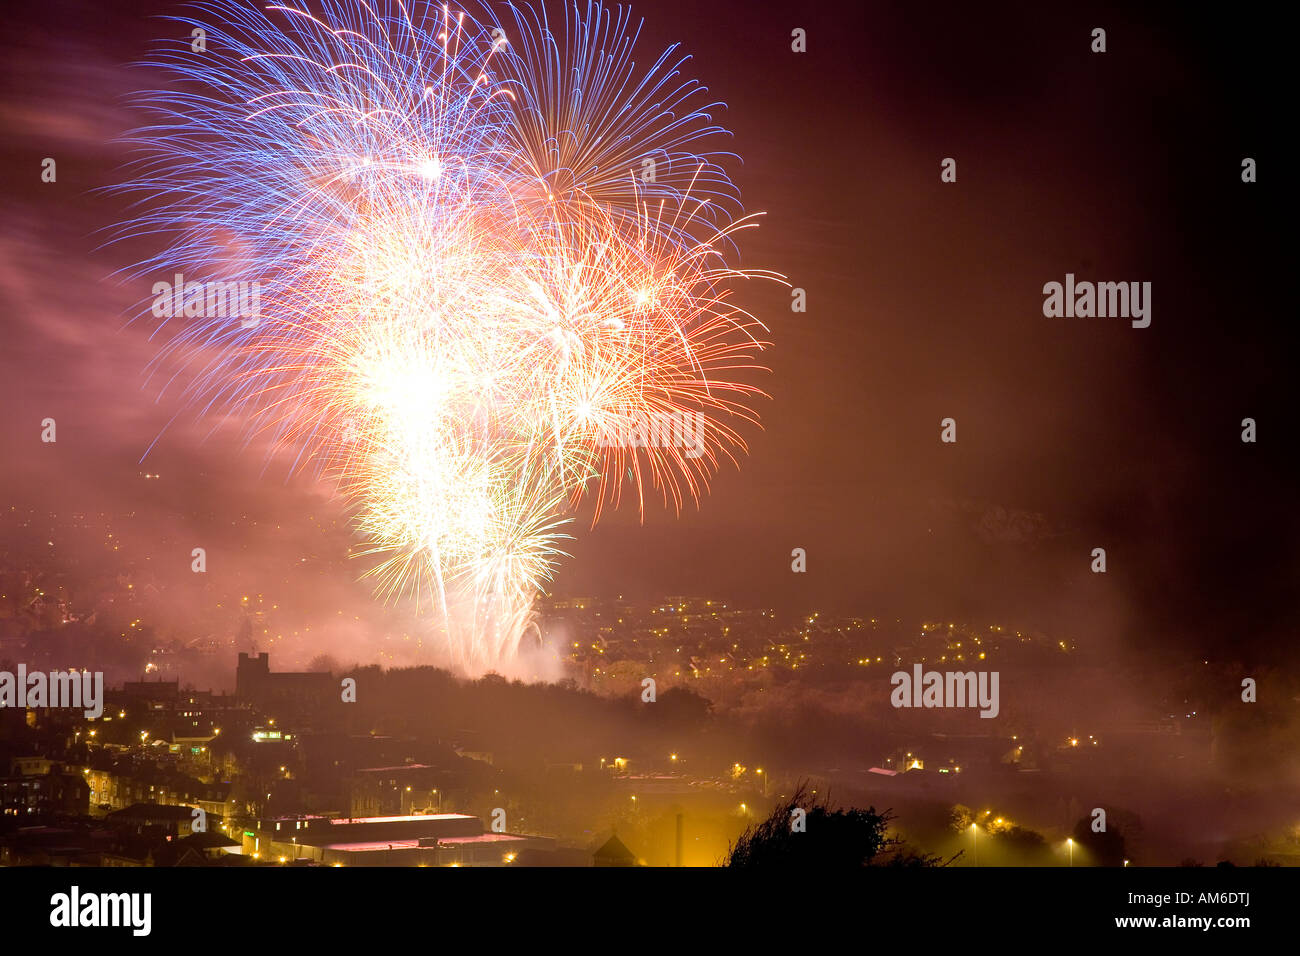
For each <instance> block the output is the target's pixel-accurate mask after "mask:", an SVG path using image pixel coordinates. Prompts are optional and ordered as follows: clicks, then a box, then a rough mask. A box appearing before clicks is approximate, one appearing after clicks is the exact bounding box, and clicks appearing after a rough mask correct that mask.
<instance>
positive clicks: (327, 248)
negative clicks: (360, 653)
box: [127, 0, 779, 673]
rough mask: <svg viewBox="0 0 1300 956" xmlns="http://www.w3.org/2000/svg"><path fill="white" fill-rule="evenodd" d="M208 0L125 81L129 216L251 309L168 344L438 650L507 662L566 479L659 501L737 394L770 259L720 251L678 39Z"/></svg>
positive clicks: (569, 491) (396, 8) (715, 175)
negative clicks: (667, 436) (650, 55)
mask: <svg viewBox="0 0 1300 956" xmlns="http://www.w3.org/2000/svg"><path fill="white" fill-rule="evenodd" d="M198 10H199V12H200V13H201V14H205V15H206V16H204V17H203V19H202V20H201V19H199V17H198V16H197V15H196V17H195V18H193V19H186V20H183V21H182V23H184V24H185V26H186V28H187V30H188V29H190V28H201V29H203V30H204V31H206V51H204V52H194V51H192V50H191V49H190V48H189V47H188V46H187V47H186V48H184V49H183V50H179V51H178V50H172V51H170V52H168V51H164V52H163V53H161V54H159V55H158V56H157V57H156V59H155V60H154V61H153V63H152V65H153V66H155V67H162V68H164V69H166V70H167V71H168V72H170V74H171V75H172V76H173V77H174V78H175V79H176V85H175V87H174V88H173V89H172V90H171V91H169V92H154V93H150V94H148V95H147V96H146V97H145V100H144V105H145V106H146V108H148V109H150V110H152V111H153V113H154V114H155V121H154V122H152V123H151V124H150V125H148V126H146V127H144V128H143V129H142V130H141V131H140V132H139V134H138V135H137V142H138V145H139V146H140V147H141V148H142V150H143V152H142V156H143V159H142V160H141V161H140V163H139V165H138V167H137V169H136V173H135V175H134V176H133V178H132V181H131V187H130V188H132V189H135V190H138V191H139V192H140V193H141V198H142V209H143V212H142V214H141V215H140V217H139V218H137V219H136V220H134V221H133V222H132V223H131V224H130V226H129V227H128V229H127V231H128V232H130V233H133V234H150V235H154V234H163V235H166V236H167V237H168V239H169V241H170V243H169V245H168V247H167V248H166V250H165V251H163V252H162V253H160V254H159V255H158V256H157V257H155V258H154V259H151V260H149V261H148V262H146V263H143V264H141V266H140V267H139V271H140V272H142V273H153V272H165V271H171V270H177V269H180V268H184V269H185V270H187V271H189V272H191V273H199V272H207V273H209V274H212V273H217V274H223V275H228V276H229V275H241V276H252V277H253V278H255V279H256V280H257V282H258V284H259V288H260V300H259V301H260V313H259V315H258V317H257V318H256V321H253V322H248V321H244V322H236V321H232V320H231V319H230V318H229V317H228V316H219V317H213V316H205V317H204V318H203V320H200V321H194V322H190V323H188V324H183V325H182V326H181V327H180V328H179V329H177V330H176V331H174V332H173V333H172V334H171V337H170V338H169V339H168V340H167V345H166V347H165V348H164V349H163V350H162V352H161V353H160V360H159V366H158V367H159V368H162V367H163V363H164V362H169V363H170V364H171V365H172V366H174V367H179V369H180V371H181V372H183V373H184V374H185V385H184V386H183V387H185V388H186V389H187V390H188V394H187V397H188V399H189V401H190V404H191V405H192V406H193V407H195V408H196V409H198V411H199V412H200V413H201V414H210V413H212V412H214V411H220V412H222V413H224V414H227V415H232V416H234V417H237V418H238V419H239V420H241V421H243V422H245V423H246V426H247V428H248V430H249V435H250V436H251V435H254V434H261V435H263V436H266V437H269V439H270V440H271V442H270V443H271V445H272V447H274V448H276V449H279V450H283V449H289V450H290V451H291V452H292V460H293V462H294V467H296V468H308V467H310V468H315V469H318V470H319V471H320V473H321V474H323V475H325V476H327V477H328V478H329V479H330V480H331V481H333V482H334V483H335V484H336V486H337V488H338V489H339V493H340V494H341V495H342V496H343V498H344V499H345V500H346V501H347V503H348V505H349V508H350V510H351V513H353V514H354V515H355V516H356V517H355V523H356V531H357V534H358V540H359V542H360V544H359V545H358V548H357V553H358V555H359V556H361V557H363V558H364V559H365V560H366V561H367V563H368V571H367V572H366V574H367V575H368V576H369V577H371V578H372V579H373V581H374V584H375V589H376V592H377V593H378V594H380V595H381V596H383V597H385V598H386V599H397V598H409V599H412V600H414V601H415V603H416V605H417V607H420V606H423V607H428V608H430V609H431V610H432V611H433V612H434V614H435V615H436V619H437V625H436V626H438V627H439V628H440V629H441V631H440V633H442V634H445V635H446V641H447V648H446V649H447V651H448V654H449V656H450V657H451V659H452V660H453V661H454V662H455V663H456V664H457V665H458V666H460V667H461V668H463V669H464V670H466V671H468V672H471V673H476V672H482V671H484V670H487V669H496V670H503V669H509V666H510V665H509V662H510V661H511V659H512V658H513V656H514V654H515V650H516V647H517V645H518V642H519V638H520V635H521V634H522V633H523V632H524V629H525V628H526V627H527V626H528V623H529V616H530V613H531V608H532V604H533V600H534V598H535V596H536V595H537V593H538V591H539V589H540V588H541V587H543V586H544V584H545V583H546V581H547V580H548V579H549V577H550V575H551V574H552V571H553V569H554V566H555V563H556V560H557V559H558V558H559V557H560V556H562V555H563V552H562V550H561V546H562V542H563V539H564V537H565V536H566V525H568V523H569V522H570V521H571V520H572V516H573V515H574V514H575V512H576V509H577V508H578V507H579V506H580V505H581V504H582V502H583V500H584V498H587V497H590V498H592V499H593V500H594V505H593V507H592V512H593V516H592V520H593V522H594V521H595V520H597V519H598V518H599V516H600V513H601V511H602V509H603V507H604V506H605V505H614V506H617V505H618V504H619V503H620V502H621V501H622V500H623V497H624V495H625V493H626V490H627V489H630V490H631V491H632V493H633V494H634V495H635V498H636V501H637V507H638V508H639V509H641V512H642V514H644V509H645V505H646V497H647V495H646V492H647V490H648V489H653V490H654V491H656V492H658V493H659V494H660V495H661V496H662V499H663V501H664V502H665V504H667V505H669V506H671V507H673V508H676V509H680V508H681V507H682V505H683V503H684V502H686V501H687V500H695V501H698V499H699V498H700V496H701V495H702V494H703V493H704V491H705V490H706V489H707V487H708V481H709V477H710V475H711V474H712V473H713V472H714V471H715V470H716V469H717V467H718V466H719V465H720V463H721V462H722V461H723V460H733V461H734V460H735V457H736V454H737V453H738V452H743V451H744V449H745V443H744V440H743V438H742V436H741V434H740V433H739V431H737V429H736V427H734V426H735V425H737V424H743V423H756V417H755V415H754V414H753V412H752V411H751V410H750V407H749V404H748V403H749V401H750V400H751V399H752V398H754V397H755V396H757V395H759V394H761V393H759V392H758V391H757V390H756V389H755V388H754V387H753V386H751V385H749V384H746V383H745V382H743V381H739V380H737V376H738V375H740V376H741V377H743V375H744V374H745V373H744V370H746V369H750V368H753V367H754V366H753V365H752V364H751V361H752V360H751V355H752V354H753V353H754V352H755V351H757V350H758V349H760V348H761V347H762V343H761V341H760V340H759V336H760V335H761V334H762V332H763V328H762V326H761V324H760V323H758V321H757V320H756V319H754V318H753V317H752V316H750V315H749V314H748V313H746V312H745V311H743V310H742V309H740V308H738V307H737V306H735V305H734V304H733V303H732V295H731V288H732V284H733V283H734V281H735V280H738V279H744V278H750V277H754V276H760V277H764V278H773V279H778V280H779V276H777V275H776V274H774V273H758V272H741V271H737V270H734V269H732V268H730V267H729V266H728V265H727V260H728V257H729V255H730V254H731V253H732V252H733V251H734V245H735V237H736V235H737V233H739V232H740V231H742V230H744V229H746V228H749V227H751V226H752V225H753V224H754V223H753V220H752V219H749V218H745V217H743V216H741V214H740V205H739V197H738V195H737V194H736V190H735V189H734V187H733V186H732V185H731V183H730V181H729V180H728V179H727V177H726V173H725V170H724V167H723V161H724V160H725V159H726V157H727V155H728V154H722V153H710V152H699V151H697V146H698V145H699V144H701V143H702V142H705V141H711V140H712V139H713V138H714V137H715V136H716V135H717V134H719V133H721V132H723V131H722V130H721V129H720V128H719V127H717V126H716V125H715V124H714V123H713V121H712V119H711V115H710V112H709V111H710V110H711V109H714V108H716V107H717V106H718V104H716V103H709V102H707V97H706V95H705V94H706V91H705V90H704V88H703V87H702V86H700V85H699V84H698V83H696V82H694V81H690V80H682V79H681V78H680V74H681V66H682V60H681V59H680V58H676V59H675V58H674V53H673V50H671V49H670V50H669V51H668V52H666V53H665V54H664V55H663V56H662V57H660V58H659V60H658V61H656V62H655V63H654V64H653V65H652V66H651V67H650V68H649V69H648V70H644V71H638V70H637V68H636V66H635V64H634V61H633V59H632V55H631V54H632V49H633V44H634V42H635V39H636V29H634V28H633V25H632V21H631V19H630V15H629V14H628V13H627V12H626V11H621V12H619V13H618V14H617V15H612V14H611V13H610V12H609V11H607V10H605V9H604V8H602V7H601V6H599V5H598V4H595V3H592V4H589V5H588V6H587V7H586V9H585V11H580V10H579V9H578V8H576V7H575V8H567V9H566V13H565V18H564V27H563V30H562V31H560V32H558V33H557V32H553V31H552V29H551V26H550V23H549V21H548V20H547V18H546V16H545V14H543V13H538V12H537V11H535V10H534V9H532V8H528V7H515V6H510V5H506V6H503V7H501V8H500V9H499V10H494V9H492V8H485V9H484V10H482V11H480V12H479V13H478V14H477V15H476V16H470V15H469V14H468V13H463V12H457V11H454V10H452V9H451V8H449V7H445V6H437V7H435V6H425V5H422V4H418V3H401V2H394V3H391V4H386V3H371V2H365V0H358V2H355V3H352V2H344V0H331V2H327V3H326V6H325V8H324V11H323V12H321V13H312V12H309V11H308V10H307V9H306V8H297V7H294V6H291V5H285V6H279V5H276V6H270V7H268V8H266V10H265V11H258V10H255V9H253V8H250V7H245V6H242V5H237V4H233V3H228V2H224V0H222V2H216V3H213V4H210V5H205V6H202V7H200V8H198ZM497 13H500V14H501V16H499V17H498V16H497ZM212 21H215V23H214V22H212ZM196 311H197V310H196ZM682 421H687V422H689V423H690V426H691V428H690V441H689V442H685V441H661V440H659V438H661V437H662V435H660V434H659V433H658V432H657V431H656V429H655V427H653V423H656V422H677V423H680V422H682ZM647 423H651V424H650V426H648V425H647ZM611 436H613V437H612V439H611ZM679 437H680V436H679ZM629 439H630V440H629Z"/></svg>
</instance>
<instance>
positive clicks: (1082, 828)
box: [1073, 817, 1124, 866]
mask: <svg viewBox="0 0 1300 956" xmlns="http://www.w3.org/2000/svg"><path fill="white" fill-rule="evenodd" d="M1073 836H1074V842H1075V843H1077V844H1079V846H1080V847H1081V848H1082V849H1083V850H1084V851H1085V853H1086V854H1087V858H1088V859H1090V860H1091V862H1092V863H1093V864H1095V865H1096V866H1123V865H1124V834H1122V833H1120V832H1119V828H1118V827H1116V826H1114V825H1111V826H1108V827H1107V828H1106V830H1105V832H1103V833H1094V832H1093V830H1092V819H1091V818H1090V817H1084V818H1083V819H1082V820H1080V821H1079V822H1078V823H1076V824H1075V825H1074V834H1073Z"/></svg>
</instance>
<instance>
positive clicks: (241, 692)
mask: <svg viewBox="0 0 1300 956" xmlns="http://www.w3.org/2000/svg"><path fill="white" fill-rule="evenodd" d="M340 693H341V691H340V689H339V684H338V683H337V682H336V681H335V680H334V676H333V675H332V674H330V673H328V672H324V671H322V672H314V671H300V672H292V671H282V672H280V673H272V672H271V658H270V656H269V655H268V654H266V653H262V654H255V655H253V656H251V657H250V656H249V655H248V654H244V653H241V654H240V655H239V664H238V666H237V668H236V670H235V696H237V697H238V698H239V699H240V700H241V701H247V702H248V703H251V704H252V705H253V706H255V707H258V708H262V709H266V708H272V712H274V708H277V707H283V708H287V709H289V710H291V711H297V710H304V709H308V708H313V707H318V706H320V705H321V704H322V703H325V702H326V701H330V700H335V701H337V700H340V699H341V698H340V696H339V695H340Z"/></svg>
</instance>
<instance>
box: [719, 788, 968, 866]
mask: <svg viewBox="0 0 1300 956" xmlns="http://www.w3.org/2000/svg"><path fill="white" fill-rule="evenodd" d="M799 810H802V811H803V813H804V816H803V823H802V826H801V828H800V830H798V831H796V829H795V827H794V821H795V820H796V819H797V817H798V814H797V813H796V811H799ZM893 819H894V818H893V815H892V813H891V812H890V811H889V810H885V811H884V812H877V811H876V808H875V807H870V808H868V809H866V810H862V809H860V808H857V807H849V808H846V809H838V810H833V809H831V807H830V802H829V798H828V797H826V796H823V797H822V798H821V799H820V800H819V799H817V798H816V797H815V796H814V795H813V794H812V793H811V792H810V791H809V789H808V783H807V781H804V782H803V783H800V784H799V786H798V787H797V788H796V789H795V792H794V794H793V795H792V796H791V797H790V798H789V799H788V800H786V801H784V802H781V803H778V804H777V805H776V806H775V807H774V808H773V810H772V812H771V814H769V815H768V817H767V818H766V819H765V820H762V821H760V822H758V823H755V824H752V825H751V826H749V827H748V828H747V829H746V830H745V832H744V833H742V834H741V835H740V838H739V839H738V840H737V841H736V842H735V843H734V844H732V846H731V848H730V849H729V851H728V854H727V859H726V862H725V863H724V865H725V866H728V867H732V868H735V869H753V868H756V867H771V868H782V869H813V868H816V869H847V868H853V867H862V866H898V867H912V866H936V865H940V862H939V858H938V857H934V856H929V855H927V854H924V853H917V852H915V851H912V850H910V849H908V848H906V847H905V846H904V843H903V841H902V840H901V839H898V838H897V837H891V836H889V835H888V831H889V824H890V822H891V821H892V820H893ZM949 862H951V861H949Z"/></svg>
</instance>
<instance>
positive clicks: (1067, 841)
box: [1065, 837, 1074, 866]
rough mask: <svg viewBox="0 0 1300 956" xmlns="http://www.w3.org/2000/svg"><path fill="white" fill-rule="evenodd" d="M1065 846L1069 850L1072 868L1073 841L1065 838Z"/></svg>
mask: <svg viewBox="0 0 1300 956" xmlns="http://www.w3.org/2000/svg"><path fill="white" fill-rule="evenodd" d="M1065 845H1066V846H1068V847H1069V848H1070V866H1074V841H1073V840H1072V839H1070V838H1069V837H1066V838H1065Z"/></svg>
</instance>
